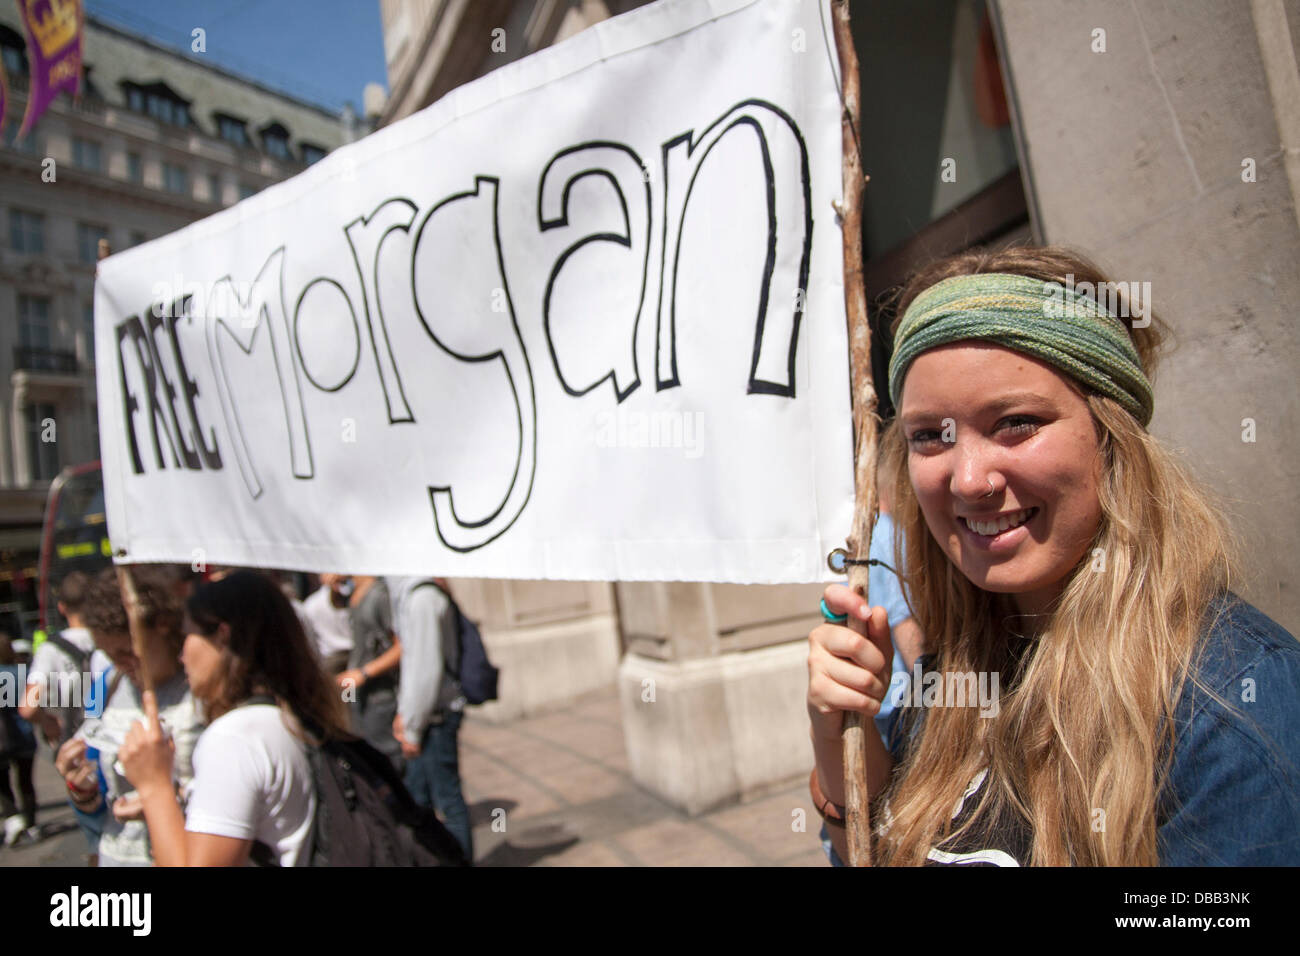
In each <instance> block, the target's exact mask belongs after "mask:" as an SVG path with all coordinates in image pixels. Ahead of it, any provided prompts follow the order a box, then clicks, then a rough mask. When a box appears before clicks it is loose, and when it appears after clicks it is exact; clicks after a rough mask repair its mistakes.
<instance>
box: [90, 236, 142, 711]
mask: <svg viewBox="0 0 1300 956" xmlns="http://www.w3.org/2000/svg"><path fill="white" fill-rule="evenodd" d="M112 251H113V250H112V247H111V246H110V245H109V242H108V240H107V239H100V240H99V246H98V253H99V255H98V258H100V259H107V258H108V257H109V255H111V254H112ZM117 585H118V587H119V588H120V589H121V591H122V603H123V604H124V605H125V606H126V620H127V626H128V627H129V628H130V630H131V650H132V652H133V653H134V654H135V657H136V660H137V661H139V666H140V690H142V691H146V690H148V691H152V690H153V686H154V684H153V673H152V672H151V671H150V670H149V660H150V657H149V654H148V647H149V634H148V633H147V632H146V630H145V627H144V617H145V613H146V608H145V606H144V604H143V603H141V601H140V591H139V589H138V588H137V587H136V585H135V574H134V573H133V572H132V570H131V566H130V565H129V564H119V565H117Z"/></svg>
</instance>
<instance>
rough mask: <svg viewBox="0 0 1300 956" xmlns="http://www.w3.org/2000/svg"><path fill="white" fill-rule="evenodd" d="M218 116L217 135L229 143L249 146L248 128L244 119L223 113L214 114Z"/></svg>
mask: <svg viewBox="0 0 1300 956" xmlns="http://www.w3.org/2000/svg"><path fill="white" fill-rule="evenodd" d="M214 115H215V116H216V118H217V135H218V136H220V137H221V138H222V139H224V140H225V141H226V142H227V143H234V144H235V145H236V146H248V145H249V142H248V129H247V127H245V126H244V121H243V120H238V119H235V118H234V117H233V116H226V115H224V114H222V113H216V114H214Z"/></svg>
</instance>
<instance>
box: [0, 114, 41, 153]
mask: <svg viewBox="0 0 1300 956" xmlns="http://www.w3.org/2000/svg"><path fill="white" fill-rule="evenodd" d="M21 128H22V124H21V123H12V122H11V123H6V124H5V131H4V138H5V145H6V146H8V147H9V148H10V149H12V150H14V151H15V152H18V153H26V154H27V155H28V156H35V155H36V152H37V144H36V136H37V134H36V131H35V130H32V131H31V132H29V133H28V134H27V135H26V136H24V137H23V138H22V139H19V138H18V130H19V129H21Z"/></svg>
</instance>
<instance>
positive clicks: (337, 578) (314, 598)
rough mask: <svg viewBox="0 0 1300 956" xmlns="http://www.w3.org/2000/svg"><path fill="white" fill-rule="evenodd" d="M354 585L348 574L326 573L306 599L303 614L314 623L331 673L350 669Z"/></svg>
mask: <svg viewBox="0 0 1300 956" xmlns="http://www.w3.org/2000/svg"><path fill="white" fill-rule="evenodd" d="M351 588H352V579H351V578H349V577H348V576H347V575H344V574H322V575H321V576H320V587H319V588H318V589H317V590H315V591H313V592H312V593H311V594H309V595H307V597H306V599H305V600H304V601H303V602H302V616H303V617H305V618H306V619H307V621H308V622H309V623H310V624H311V630H312V632H313V635H314V636H315V638H316V653H317V654H318V655H319V656H320V661H321V666H322V667H324V668H325V673H327V674H329V675H330V676H331V677H337V676H338V675H339V674H341V673H343V672H344V671H345V670H347V667H348V655H350V654H351V653H352V609H351V607H349V605H348V599H349V598H350V597H351V596H352V594H351Z"/></svg>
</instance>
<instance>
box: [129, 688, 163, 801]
mask: <svg viewBox="0 0 1300 956" xmlns="http://www.w3.org/2000/svg"><path fill="white" fill-rule="evenodd" d="M143 703H144V720H142V721H141V720H137V721H136V722H135V723H134V724H132V725H131V729H130V730H129V731H128V732H127V735H126V742H125V743H123V744H122V746H121V748H120V749H119V750H118V752H117V760H118V762H119V763H120V764H121V765H122V770H123V772H124V773H125V774H126V778H127V779H128V780H130V781H131V784H132V785H133V786H134V787H135V788H136V790H137V791H139V792H140V793H141V795H142V796H143V794H144V792H145V791H146V790H147V789H150V788H153V787H167V788H169V789H170V788H171V785H172V761H173V760H174V759H175V751H176V748H175V745H174V744H173V743H172V739H171V737H170V736H169V735H168V734H167V732H166V731H164V730H163V727H162V723H161V722H160V721H159V719H158V698H157V696H155V695H154V692H153V691H150V690H147V691H145V692H144V695H143Z"/></svg>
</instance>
